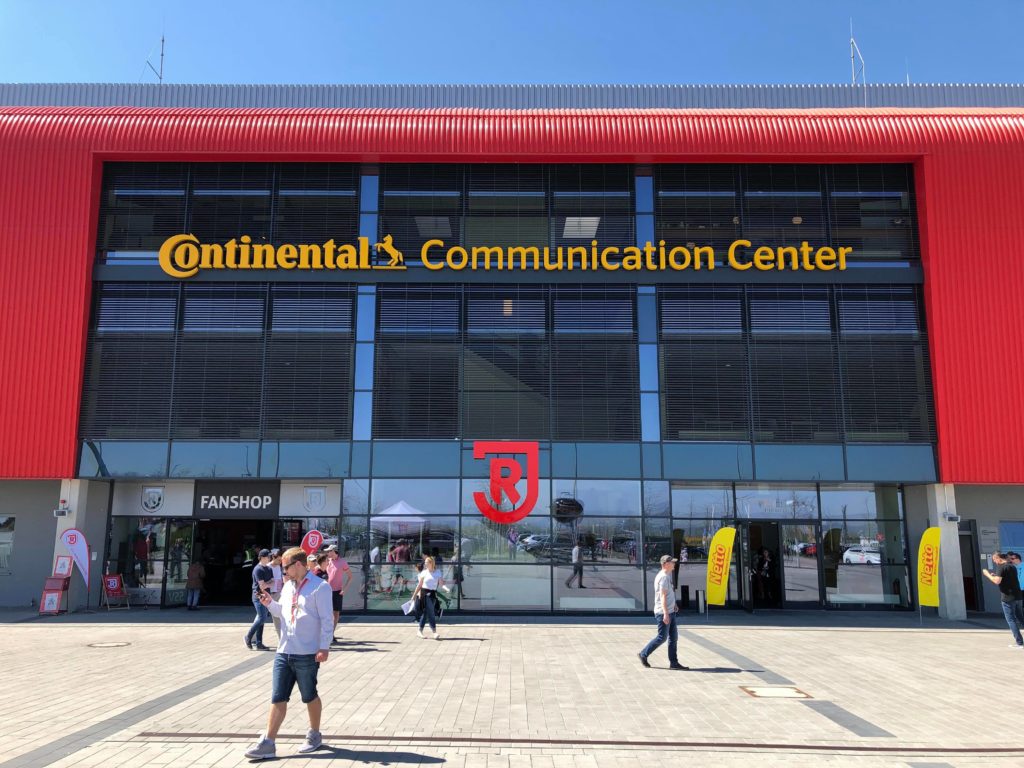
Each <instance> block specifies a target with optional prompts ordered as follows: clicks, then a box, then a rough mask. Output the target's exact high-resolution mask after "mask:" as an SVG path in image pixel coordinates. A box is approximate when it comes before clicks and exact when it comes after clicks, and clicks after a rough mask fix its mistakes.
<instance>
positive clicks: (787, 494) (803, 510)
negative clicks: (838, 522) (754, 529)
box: [736, 484, 818, 520]
mask: <svg viewBox="0 0 1024 768" xmlns="http://www.w3.org/2000/svg"><path fill="white" fill-rule="evenodd" d="M736 505H737V506H736V518H737V519H738V520H754V519H758V518H765V519H779V520H817V518H818V494H817V491H816V490H815V487H814V486H813V485H789V486H781V485H780V486H773V485H743V484H738V485H737V486H736Z"/></svg>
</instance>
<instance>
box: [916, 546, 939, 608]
mask: <svg viewBox="0 0 1024 768" xmlns="http://www.w3.org/2000/svg"><path fill="white" fill-rule="evenodd" d="M939 534H940V531H939V528H938V526H934V527H932V528H927V529H925V532H924V533H923V534H921V546H920V548H919V549H918V551H917V594H918V600H920V602H921V605H931V606H934V607H935V608H938V607H939V538H940V536H939Z"/></svg>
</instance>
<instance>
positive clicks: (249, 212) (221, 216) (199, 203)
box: [189, 163, 273, 243]
mask: <svg viewBox="0 0 1024 768" xmlns="http://www.w3.org/2000/svg"><path fill="white" fill-rule="evenodd" d="M272 172H273V171H272V166H270V165H260V164H254V163H197V164H195V165H193V166H192V201H191V203H192V210H191V214H190V222H189V231H190V232H191V233H192V234H194V235H195V236H196V237H198V238H199V239H200V240H201V241H202V242H205V243H224V242H227V241H228V240H231V239H232V238H241V237H242V235H248V236H249V237H250V238H252V242H253V243H264V242H268V241H269V239H270V204H271V200H270V191H271V177H272Z"/></svg>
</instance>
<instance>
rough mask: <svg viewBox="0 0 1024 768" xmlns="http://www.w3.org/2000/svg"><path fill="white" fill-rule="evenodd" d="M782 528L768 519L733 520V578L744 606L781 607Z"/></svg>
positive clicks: (748, 609) (748, 608) (753, 607)
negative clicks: (734, 532)
mask: <svg viewBox="0 0 1024 768" xmlns="http://www.w3.org/2000/svg"><path fill="white" fill-rule="evenodd" d="M781 529H782V526H781V525H780V524H779V523H777V522H774V521H771V520H740V521H737V523H736V539H737V544H738V546H737V547H736V559H735V564H736V576H737V579H736V581H737V588H738V590H739V592H740V596H739V599H740V605H742V607H743V608H744V610H747V611H753V610H754V609H756V608H782V607H783V592H782V584H783V565H782V530H781Z"/></svg>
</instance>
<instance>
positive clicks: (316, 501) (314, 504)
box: [302, 485, 327, 515]
mask: <svg viewBox="0 0 1024 768" xmlns="http://www.w3.org/2000/svg"><path fill="white" fill-rule="evenodd" d="M326 507H327V488H326V486H323V485H307V486H305V487H304V488H303V489H302V508H303V509H305V510H306V511H307V512H309V514H311V515H319V514H320V513H321V512H323V511H324V509H325V508H326Z"/></svg>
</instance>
